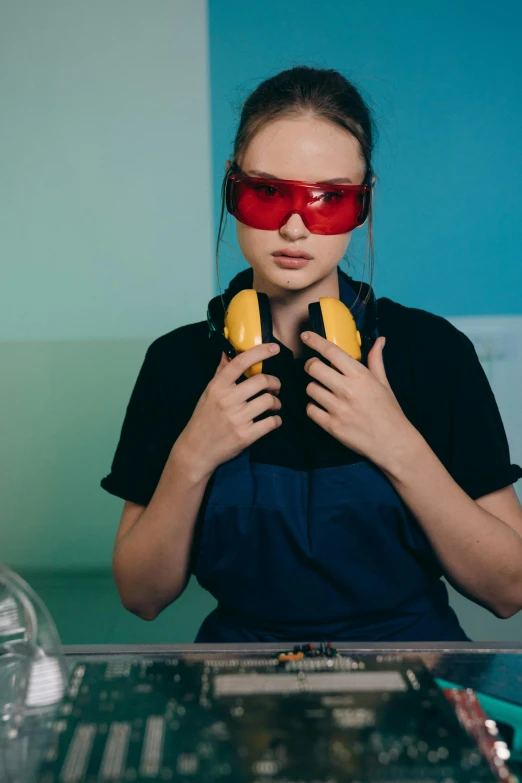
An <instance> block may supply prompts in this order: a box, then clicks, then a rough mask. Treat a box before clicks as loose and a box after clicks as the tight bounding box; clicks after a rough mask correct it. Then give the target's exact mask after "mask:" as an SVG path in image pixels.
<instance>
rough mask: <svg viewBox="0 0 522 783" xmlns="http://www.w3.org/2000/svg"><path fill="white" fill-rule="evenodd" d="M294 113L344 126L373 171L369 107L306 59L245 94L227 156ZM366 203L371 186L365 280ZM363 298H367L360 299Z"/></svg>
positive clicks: (335, 75) (342, 81)
mask: <svg viewBox="0 0 522 783" xmlns="http://www.w3.org/2000/svg"><path fill="white" fill-rule="evenodd" d="M300 116H311V117H314V118H318V119H323V120H326V121H328V122H332V123H335V124H336V125H338V126H340V127H341V128H344V129H345V130H347V131H348V132H349V133H350V134H351V135H352V136H354V137H355V138H356V139H357V141H358V142H359V145H360V150H361V155H362V159H363V161H364V162H365V164H366V173H368V172H371V173H372V172H373V167H372V154H373V150H374V144H375V135H376V126H375V121H374V118H373V113H372V111H371V110H370V108H369V107H368V106H367V104H366V103H365V102H364V100H363V98H362V97H361V95H360V93H359V91H358V90H357V89H356V87H355V86H354V85H353V84H352V83H351V82H350V81H348V79H346V78H345V77H344V76H342V74H340V73H339V72H338V71H335V70H333V69H331V68H328V69H326V68H311V67H309V66H306V65H301V66H295V67H294V68H290V69H288V70H286V71H281V72H280V73H278V74H276V75H275V76H272V77H271V78H269V79H265V81H264V82H261V84H259V85H258V86H257V87H256V89H255V90H254V91H253V92H252V93H251V94H250V95H249V96H248V98H247V99H246V101H245V103H244V105H243V109H242V111H241V117H240V120H239V126H238V129H237V133H236V138H235V141H234V150H233V156H232V161H233V162H234V161H235V162H239V160H240V159H241V158H242V157H243V156H244V154H245V153H246V150H247V148H248V145H249V144H250V142H251V141H252V139H253V138H254V136H255V135H256V133H257V132H258V131H259V130H261V128H263V127H264V126H265V125H267V124H268V123H270V122H272V121H274V120H279V119H284V118H289V117H292V118H295V117H300ZM230 173H231V170H230V169H229V170H228V171H227V172H226V174H225V176H224V178H223V182H222V186H221V217H220V221H219V230H218V238H217V242H216V270H217V277H218V284H219V287H220V290H221V284H220V282H219V243H220V241H221V238H222V234H223V230H224V225H223V215H224V212H225V193H226V184H227V180H228V177H229V175H230ZM372 204H373V189H372V198H371V199H370V208H369V212H368V232H367V241H366V254H368V253H369V256H370V269H371V278H370V285H371V283H372V281H373V271H374V246H373V215H372ZM365 266H366V256H365V259H364V267H365ZM364 267H363V275H364ZM366 302H367V299H366V300H365V304H366Z"/></svg>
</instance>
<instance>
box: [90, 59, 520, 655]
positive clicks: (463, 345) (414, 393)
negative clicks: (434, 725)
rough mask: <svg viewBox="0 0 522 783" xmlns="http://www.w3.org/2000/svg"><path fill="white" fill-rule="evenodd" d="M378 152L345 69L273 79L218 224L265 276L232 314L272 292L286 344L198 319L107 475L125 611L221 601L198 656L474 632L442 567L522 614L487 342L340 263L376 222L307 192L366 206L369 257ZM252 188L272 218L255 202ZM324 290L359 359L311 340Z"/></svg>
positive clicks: (513, 503)
mask: <svg viewBox="0 0 522 783" xmlns="http://www.w3.org/2000/svg"><path fill="white" fill-rule="evenodd" d="M373 139H374V123H373V118H372V116H371V113H370V111H369V109H368V107H367V106H366V105H365V103H364V101H363V99H362V97H361V95H360V94H359V92H358V91H357V89H356V88H355V87H354V86H353V85H352V84H351V83H350V82H348V81H347V80H346V79H345V78H344V77H343V76H342V75H341V74H339V73H338V72H336V71H333V70H321V69H314V68H308V67H296V68H292V69H290V70H287V71H284V72H282V73H280V74H278V75H276V76H274V77H273V78H270V79H268V80H266V81H265V82H263V83H262V84H260V85H259V86H258V87H257V89H256V90H255V91H254V92H253V93H252V94H251V95H250V97H249V98H248V100H247V101H246V103H245V105H244V107H243V111H242V115H241V119H240V123H239V128H238V131H237V135H236V139H235V143H234V150H233V155H232V156H231V157H232V160H229V161H227V163H226V171H225V177H224V181H223V189H222V198H223V204H222V213H221V223H220V232H219V235H220V236H221V228H222V225H223V213H224V206H225V200H226V199H228V201H227V202H226V203H227V208H228V209H229V211H231V212H232V213H233V214H235V215H236V227H237V236H238V241H239V245H240V248H241V251H242V253H243V256H244V258H245V260H246V261H247V263H248V265H249V267H248V268H247V269H246V270H244V271H243V272H241V273H240V274H238V275H237V276H236V277H235V278H234V279H233V280H232V281H231V283H230V285H229V287H228V289H227V290H226V291H225V293H224V295H223V305H224V307H227V306H228V303H229V302H230V301H231V299H232V298H233V296H234V295H235V294H237V293H238V292H239V291H241V290H243V289H245V288H253V289H255V290H256V291H258V292H260V293H264V294H266V295H267V296H268V298H269V304H270V310H271V317H272V331H273V339H270V341H269V342H268V343H263V344H262V345H257V346H255V347H253V348H250V349H248V350H246V351H245V352H243V353H241V354H239V355H237V356H235V357H234V358H232V359H230V357H227V356H226V355H225V353H223V352H222V351H221V343H220V342H219V339H217V340H209V339H208V337H209V326H208V324H207V322H205V321H201V322H198V323H196V324H189V325H186V326H183V327H180V328H178V329H175V330H173V331H172V332H170V333H168V334H166V335H163V336H161V337H159V338H158V339H157V340H155V341H154V342H153V343H152V345H151V346H150V347H149V349H148V351H147V354H146V357H145V361H144V363H143V366H142V368H141V371H140V374H139V376H138V379H137V381H136V385H135V388H134V390H133V393H132V396H131V400H130V402H129V406H128V408H127V413H126V416H125V420H124V423H123V427H122V432H121V436H120V441H119V443H118V448H117V450H116V454H115V457H114V460H113V464H112V470H111V473H110V474H109V475H108V476H106V477H105V478H104V479H103V480H102V482H101V485H102V487H103V488H104V489H106V490H107V491H109V492H111V493H113V494H115V495H118V496H119V497H122V498H124V499H125V501H126V502H125V507H124V511H123V514H122V518H121V521H120V526H119V530H118V533H117V538H116V543H115V548H114V556H113V572H114V577H115V581H116V584H117V587H118V590H119V592H120V596H121V599H122V602H123V604H124V606H126V608H128V609H129V610H130V611H132V612H134V613H136V614H138V615H139V616H140V617H143V618H146V619H153V618H154V617H156V616H157V614H158V613H159V612H160V611H161V610H162V609H163V608H164V607H165V606H167V605H168V604H170V603H172V601H174V600H176V598H178V597H179V595H181V593H182V592H183V590H184V589H185V587H186V585H187V583H188V581H189V579H190V576H191V573H194V574H195V575H196V577H197V579H198V581H199V582H200V583H201V584H202V585H203V586H204V587H205V588H206V589H208V590H209V591H210V592H211V593H212V594H213V595H214V596H215V598H216V599H217V601H218V606H217V609H216V610H215V611H213V612H212V613H211V614H210V615H209V616H208V617H207V618H206V620H205V621H204V623H203V624H202V626H201V628H200V631H199V633H198V635H197V638H196V641H198V642H234V641H237V642H240V641H282V642H283V641H285V640H286V641H290V640H291V641H299V640H303V641H309V640H353V641H366V640H373V641H380V640H386V641H423V640H426V641H446V640H447V641H458V640H468V637H467V636H466V634H465V633H464V631H463V630H462V628H461V627H460V625H459V623H458V620H457V617H456V615H455V613H454V612H453V611H452V609H451V608H450V607H449V605H448V596H447V590H446V588H445V585H444V583H443V582H442V581H441V579H440V577H441V575H443V574H444V575H445V576H446V578H447V579H448V580H450V581H451V582H452V584H454V585H455V586H456V587H457V589H459V590H460V592H462V593H463V594H465V595H467V596H468V597H470V598H472V600H474V601H476V602H477V603H479V604H481V605H483V606H485V607H487V608H489V609H490V610H491V611H492V612H493V613H494V614H495V615H496V616H498V617H509V616H511V615H512V614H514V613H515V612H516V611H518V609H519V608H520V606H521V605H522V604H521V602H522V576H521V569H520V567H519V564H520V562H522V538H521V535H522V510H521V508H520V504H519V503H518V500H517V498H516V495H515V493H514V490H513V487H512V486H511V485H512V483H513V482H514V481H516V480H517V479H518V478H520V476H522V470H521V468H520V467H519V466H518V465H512V464H511V462H510V456H509V449H508V443H507V440H506V435H505V431H504V428H503V424H502V421H501V418H500V414H499V411H498V407H497V405H496V402H495V399H494V397H493V394H492V391H491V388H490V387H489V384H488V382H487V379H486V377H485V375H484V373H483V371H482V367H481V365H480V363H479V361H478V358H477V356H476V353H475V351H474V349H473V345H472V343H471V342H470V341H469V339H468V338H467V337H466V336H465V335H464V334H463V333H461V332H460V331H459V330H458V329H456V328H455V327H453V326H452V325H451V324H450V323H449V322H448V321H446V320H445V319H443V318H441V317H440V316H437V315H434V314H432V313H428V312H427V311H424V310H420V309H415V308H410V307H405V306H403V305H400V304H398V303H397V302H393V301H392V300H390V299H387V298H385V297H382V298H380V299H379V300H376V299H375V296H374V293H373V290H372V288H371V285H367V284H365V283H362V282H357V281H355V280H353V279H352V278H351V277H349V276H348V275H346V274H345V273H344V272H342V271H341V269H340V267H339V263H340V261H341V259H342V258H343V256H344V254H345V253H346V250H347V248H348V245H349V243H350V240H351V235H352V231H353V230H355V228H357V227H359V225H361V224H362V217H364V215H363V212H364V210H362V209H361V210H360V211H359V213H357V212H353V210H352V218H353V216H354V215H355V217H356V219H355V220H354V219H352V220H351V222H350V220H344V222H343V221H340V222H339V221H338V222H336V218H335V214H336V209H337V207H336V208H335V209H334V208H333V207H332V209H331V210H327V209H326V207H325V210H324V214H323V213H321V214H322V217H320V218H318V217H317V214H318V212H320V211H321V210H319V211H318V210H317V209H316V208H315V206H314V204H316V203H317V202H316V201H313V198H312V196H313V188H312V191H310V193H312V196H310V199H309V200H308V202H307V200H306V199H303V198H301V197H300V196H299V194H302V193H304V192H305V190H306V188H305V190H303V186H302V185H299V183H309V184H310V183H311V184H312V186H313V187H315V188H316V189H317V191H318V192H319V194H320V198H321V199H322V203H324V204H330V203H331V202H332V200H336V199H337V200H339V203H340V200H341V196H342V197H343V198H344V197H345V195H346V194H348V195H347V196H346V197H347V198H349V199H351V202H350V203H351V204H352V205H353V204H354V203H356V201H357V198H363V199H366V200H365V201H364V204H365V205H366V210H367V214H368V228H369V231H368V236H369V240H370V247H371V248H372V244H373V243H372V207H371V198H370V196H371V191H372V188H373V185H374V183H375V176H374V175H373V169H372V153H373V147H374V142H373ZM234 182H236V183H237V182H241V183H243V184H242V186H243V187H244V188H246V189H247V190H248V189H250V190H249V191H248V192H250V193H254V192H255V191H256V190H257V192H258V193H259V192H261V193H262V197H263V198H264V199H266V206H265V207H263V208H260V206H259V204H257V206H256V208H255V209H254V210H253V211H249V210H248V209H243V210H242V209H241V207H239V208H237V203H236V202H234V204H233V203H232V202H233V199H230V198H229V196H227V193H228V194H230V192H231V191H230V188H231V186H232V185H231V183H234ZM296 183H297V185H296ZM346 185H351V186H352V187H351V189H350V188H345V189H344V190H343V186H346ZM362 185H365V187H364V188H361V186H362ZM354 186H355V187H354ZM328 187H329V188H331V190H330V191H326V192H325V188H328ZM283 191H284V192H285V193H286V196H288V194H289V193H290V194H294V195H293V196H292V198H294V197H295V199H297V200H295V199H294V201H292V208H291V209H289V210H287V211H286V213H284V211H283V212H281V209H280V207H278V208H277V209H275V210H274V209H273V203H274V202H273V199H274V197H276V198H279V197H280V196H281V193H283ZM306 192H308V191H306ZM350 193H351V195H350ZM296 194H297V195H296ZM354 194H355V195H354ZM354 199H355V201H354ZM368 199H369V201H368ZM336 203H337V202H336ZM345 203H346V202H345ZM359 203H360V204H363V200H361V201H360V202H359ZM343 208H344V207H343ZM314 210H315V211H314ZM349 211H350V210H348V212H349ZM346 214H347V213H346ZM332 216H333V217H332ZM348 229H349V230H348ZM220 236H219V237H218V246H219V239H220ZM296 255H297V256H299V257H298V258H295V256H296ZM291 256H293V258H292V257H291ZM372 271H373V267H372ZM361 293H362V294H364V300H363V299H362V298H360V295H361ZM320 297H334V298H336V299H340V300H341V301H342V302H344V304H345V305H347V307H349V308H350V310H351V311H352V314H353V316H354V319H355V322H356V325H357V328H358V330H359V332H360V334H361V335H362V336H363V340H362V346H363V353H362V356H361V360H360V361H358V360H357V359H356V358H353V357H352V356H350V355H349V354H348V353H345V352H344V351H343V350H342V349H341V348H340V347H339V346H337V345H333V343H331V342H328V341H327V340H326V339H324V338H323V337H321V336H320V335H319V334H316V333H315V332H312V331H311V330H310V322H309V320H308V305H309V304H311V303H313V302H317V301H318V300H319V298H320ZM221 312H222V314H223V312H224V310H223V308H222V311H221ZM212 326H213V327H214V328H215V324H212ZM220 329H222V324H221V326H220V327H219V328H218V332H219V330H220ZM219 337H220V339H221V340H222V339H223V336H222V334H221V336H219V334H218V338H219ZM385 341H387V342H386V356H385V358H386V367H385V365H384V360H383V347H384V343H385ZM311 357H312V358H311ZM319 357H321V358H319ZM259 362H263V372H262V373H261V374H256V375H252V376H251V377H246V376H245V372H247V371H248V368H250V367H252V366H253V365H255V364H256V363H259Z"/></svg>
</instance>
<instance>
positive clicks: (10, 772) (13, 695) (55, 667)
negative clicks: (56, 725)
mask: <svg viewBox="0 0 522 783" xmlns="http://www.w3.org/2000/svg"><path fill="white" fill-rule="evenodd" d="M68 679H69V670H68V665H67V662H66V660H65V656H64V655H63V651H62V645H61V642H60V638H59V636H58V632H57V630H56V626H55V624H54V622H53V619H52V617H51V615H50V614H49V612H48V610H47V609H46V607H45V605H44V603H43V602H42V600H41V599H40V598H39V597H38V595H37V594H36V593H35V592H34V590H33V589H32V588H31V587H30V586H29V585H28V584H27V582H25V581H24V580H23V579H22V578H21V577H20V576H18V574H16V573H15V572H14V571H12V570H11V569H10V568H8V567H7V566H5V565H2V564H0V780H2V781H5V783H23V782H25V781H30V780H34V774H35V771H36V769H37V766H38V765H39V762H40V760H41V757H42V754H43V752H44V750H45V745H46V743H47V739H48V737H49V732H50V731H51V730H52V726H53V720H54V718H55V716H56V713H57V709H58V706H59V704H60V702H61V699H62V696H63V694H64V692H65V689H66V687H67V681H68Z"/></svg>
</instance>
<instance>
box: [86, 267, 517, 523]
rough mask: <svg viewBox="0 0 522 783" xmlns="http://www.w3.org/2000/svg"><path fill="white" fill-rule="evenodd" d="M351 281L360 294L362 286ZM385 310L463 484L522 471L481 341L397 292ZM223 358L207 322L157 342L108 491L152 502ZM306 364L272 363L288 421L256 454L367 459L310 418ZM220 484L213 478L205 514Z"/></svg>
mask: <svg viewBox="0 0 522 783" xmlns="http://www.w3.org/2000/svg"><path fill="white" fill-rule="evenodd" d="M339 272H340V274H343V275H344V272H341V271H340V270H339ZM346 279H348V280H349V281H350V284H351V285H352V286H353V287H354V289H355V291H356V292H358V291H359V282H358V281H355V280H353V279H352V278H348V277H347V276H346ZM251 280H252V270H251V269H249V270H247V271H246V272H242V273H240V275H239V276H237V277H236V278H234V280H233V281H232V282H231V287H232V286H235V288H236V289H237V288H238V287H239V288H241V287H252V282H251ZM238 281H239V283H238ZM229 290H230V289H229ZM377 308H378V318H379V334H380V335H382V336H384V337H386V346H385V348H384V351H383V360H384V366H385V369H386V375H387V377H388V380H389V383H390V385H391V387H392V389H393V391H394V394H395V396H396V397H397V400H398V402H399V404H400V406H401V408H402V410H403V412H404V414H405V416H406V417H407V418H408V419H409V421H410V422H411V423H412V424H413V426H414V427H415V428H416V429H417V430H418V431H419V432H420V433H421V435H422V436H423V437H424V439H425V440H426V441H427V443H428V445H429V446H430V447H431V449H432V450H433V451H434V452H435V454H436V455H437V457H438V458H439V459H440V461H441V462H442V464H443V465H444V467H445V468H446V469H447V470H448V472H449V473H450V475H451V476H452V477H453V479H454V480H455V481H456V482H457V484H458V485H459V486H460V487H461V488H462V489H463V490H464V491H465V492H466V493H467V494H468V495H469V496H470V497H471V498H472V499H476V498H479V497H481V496H483V495H487V494H489V493H490V492H494V491H495V490H498V489H501V488H502V487H506V486H508V485H510V484H512V483H514V482H515V481H517V480H518V479H519V478H520V477H522V468H520V466H518V465H515V464H511V461H510V453H509V446H508V442H507V438H506V433H505V430H504V426H503V423H502V419H501V416H500V412H499V409H498V406H497V403H496V401H495V397H494V395H493V392H492V390H491V387H490V385H489V382H488V379H487V377H486V374H485V373H484V370H483V368H482V366H481V364H480V361H479V359H478V357H477V354H476V352H475V348H474V346H473V343H472V342H471V340H470V339H469V338H468V337H467V336H466V335H465V334H464V333H463V332H461V331H460V330H459V329H457V328H456V327H455V326H453V325H452V324H451V323H450V322H449V321H447V320H446V319H445V318H443V317H441V316H438V315H435V314H433V313H430V312H428V311H426V310H421V309H418V308H414V307H406V306H404V305H401V304H399V303H398V302H394V301H393V300H391V299H388V298H387V297H381V298H380V299H378V300H377ZM280 345H281V343H280ZM220 358H221V351H220V349H219V347H218V346H216V344H215V343H214V342H212V341H211V340H209V330H208V325H207V322H206V320H204V321H199V322H197V323H193V324H188V325H186V326H181V327H179V328H177V329H174V330H172V331H171V332H168V333H167V334H164V335H162V336H161V337H158V338H157V339H156V340H154V342H152V344H151V345H150V346H149V348H148V349H147V351H146V354H145V358H144V361H143V364H142V366H141V369H140V371H139V374H138V377H137V380H136V383H135V385H134V389H133V391H132V394H131V397H130V400H129V403H128V405H127V410H126V413H125V417H124V420H123V424H122V428H121V434H120V438H119V442H118V444H117V448H116V452H115V454H114V458H113V461H112V467H111V471H110V473H109V474H108V475H107V476H105V477H104V478H103V479H102V480H101V482H100V483H101V486H102V487H103V489H105V490H107V492H110V493H111V494H113V495H116V496H118V497H121V498H123V499H126V500H130V501H133V502H134V503H138V504H140V505H144V506H146V505H147V504H148V503H149V502H150V500H151V498H152V496H153V494H154V492H155V489H156V487H157V484H158V482H159V479H160V477H161V474H162V471H163V468H164V467H165V463H166V461H167V459H168V457H169V454H170V451H171V449H172V446H173V444H174V442H175V441H176V439H177V438H178V436H179V434H180V433H181V432H182V430H183V429H184V427H185V426H186V424H187V423H188V421H189V419H190V417H191V416H192V413H193V411H194V408H195V406H196V404H197V402H198V400H199V398H200V396H201V394H202V393H203V391H204V389H205V387H206V386H207V384H208V383H209V382H210V380H211V379H212V378H213V376H214V373H215V370H216V367H217V366H218V364H219V361H220ZM304 361H305V360H304V359H299V358H297V359H294V358H293V354H292V353H291V351H290V350H289V349H288V348H286V347H285V346H283V345H281V351H280V353H279V354H278V355H276V356H274V357H273V358H271V359H270V360H269V361H268V363H267V364H266V372H268V373H271V374H274V375H278V377H279V378H280V379H281V392H280V395H279V396H280V399H281V402H282V409H281V412H280V414H281V417H282V419H283V424H282V425H281V426H280V427H279V428H276V429H275V430H273V431H271V432H269V433H268V434H267V435H265V436H264V437H263V438H260V439H259V440H258V441H256V442H255V443H254V444H253V445H252V447H251V460H252V461H255V462H264V463H268V464H273V465H283V466H287V467H291V468H294V469H303V470H306V469H312V468H318V467H330V466H333V465H343V464H349V463H350V462H354V461H360V460H361V459H365V458H364V457H362V456H361V455H360V454H356V453H355V452H353V451H351V450H350V449H348V448H346V447H345V446H343V445H342V444H340V443H339V442H338V441H337V440H336V439H335V438H333V437H332V436H330V435H329V434H328V433H326V432H325V431H324V430H322V429H321V428H320V427H319V426H318V425H316V424H315V423H314V422H312V420H311V419H309V418H308V416H307V415H306V404H307V402H308V401H310V398H307V395H306V391H305V388H306V385H307V384H308V383H309V382H310V380H311V376H309V375H308V374H307V373H306V372H305V371H304V369H303V364H304ZM270 363H272V364H270ZM211 485H212V480H211V481H209V484H208V486H207V490H206V492H205V496H204V498H203V503H202V506H201V509H200V515H199V516H200V518H201V516H202V515H203V514H204V507H205V502H206V499H208V496H209V493H210V489H211Z"/></svg>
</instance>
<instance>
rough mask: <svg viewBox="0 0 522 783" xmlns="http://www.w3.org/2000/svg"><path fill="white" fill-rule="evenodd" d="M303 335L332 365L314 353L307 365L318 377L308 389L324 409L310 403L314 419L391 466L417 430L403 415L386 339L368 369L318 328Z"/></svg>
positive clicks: (380, 340)
mask: <svg viewBox="0 0 522 783" xmlns="http://www.w3.org/2000/svg"><path fill="white" fill-rule="evenodd" d="M305 335H308V339H306V338H305ZM301 338H302V339H303V340H304V342H305V344H306V345H308V346H310V348H312V349H313V350H314V351H317V353H320V354H321V356H324V358H325V359H326V360H327V361H329V362H330V363H331V364H332V367H329V366H328V365H326V364H325V363H324V362H322V361H321V360H320V359H317V358H316V357H314V358H312V359H309V360H308V361H307V362H306V364H305V365H304V368H305V370H306V372H307V373H308V374H309V375H311V376H312V378H315V379H317V381H319V383H316V382H315V381H312V382H311V383H309V384H308V386H307V387H306V392H307V394H308V396H309V397H311V398H312V399H313V400H315V401H316V402H318V403H319V405H322V407H323V408H325V410H322V409H321V408H319V407H318V406H317V405H314V404H313V403H312V402H310V403H308V405H307V407H306V412H307V414H308V416H309V417H310V419H312V421H315V422H316V424H318V425H319V426H320V427H322V428H323V429H324V430H326V432H328V433H329V434H330V435H332V436H333V437H334V438H336V439H337V440H338V441H339V442H340V443H342V444H343V445H344V446H347V447H348V448H350V449H352V450H353V451H356V452H357V453H358V454H362V455H363V456H365V457H367V458H368V459H370V460H371V461H372V462H374V463H375V464H376V465H377V466H378V467H380V468H382V469H386V468H388V467H389V466H390V465H392V464H393V460H394V455H396V454H397V453H398V452H400V451H401V450H403V449H404V447H405V445H406V443H405V441H407V440H408V439H411V438H412V437H414V436H415V434H417V435H418V431H417V430H416V429H415V427H414V426H413V424H411V422H410V421H409V420H408V419H407V418H406V416H405V415H404V413H403V411H402V408H401V406H400V405H399V403H398V401H397V398H396V397H395V394H394V393H393V391H392V388H391V386H390V384H389V382H388V378H387V377H386V371H385V369H384V363H383V357H382V349H383V347H384V343H385V342H386V338H384V337H379V338H378V339H377V340H376V341H375V344H374V345H373V347H372V349H371V351H369V353H368V368H366V367H365V366H364V365H363V364H361V362H359V361H357V360H356V359H354V358H353V357H352V356H350V355H349V354H347V353H346V352H345V351H343V350H342V348H339V346H338V345H335V344H334V343H331V342H329V341H328V340H325V339H324V337H320V336H319V335H318V334H316V333H315V332H303V334H302V335H301ZM335 368H336V369H335ZM321 384H322V385H321ZM324 387H326V388H324Z"/></svg>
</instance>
